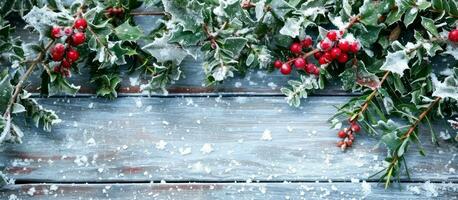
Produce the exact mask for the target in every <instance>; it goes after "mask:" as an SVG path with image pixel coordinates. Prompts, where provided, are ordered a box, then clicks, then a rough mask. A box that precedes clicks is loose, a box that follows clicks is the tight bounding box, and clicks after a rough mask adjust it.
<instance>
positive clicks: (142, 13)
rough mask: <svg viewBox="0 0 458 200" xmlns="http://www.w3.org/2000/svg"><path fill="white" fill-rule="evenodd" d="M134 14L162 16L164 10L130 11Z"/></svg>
mask: <svg viewBox="0 0 458 200" xmlns="http://www.w3.org/2000/svg"><path fill="white" fill-rule="evenodd" d="M129 14H130V15H134V16H164V15H165V12H155V11H144V12H130V13H129Z"/></svg>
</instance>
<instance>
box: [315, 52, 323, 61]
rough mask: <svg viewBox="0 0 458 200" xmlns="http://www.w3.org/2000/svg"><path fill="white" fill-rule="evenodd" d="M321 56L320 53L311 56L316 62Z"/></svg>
mask: <svg viewBox="0 0 458 200" xmlns="http://www.w3.org/2000/svg"><path fill="white" fill-rule="evenodd" d="M322 55H323V54H322V53H321V52H316V53H314V54H313V57H315V59H317V60H318V59H320V58H321V56H322Z"/></svg>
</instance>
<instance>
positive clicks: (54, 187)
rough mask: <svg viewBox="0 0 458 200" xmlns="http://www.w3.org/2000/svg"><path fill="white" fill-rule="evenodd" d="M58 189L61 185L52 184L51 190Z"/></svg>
mask: <svg viewBox="0 0 458 200" xmlns="http://www.w3.org/2000/svg"><path fill="white" fill-rule="evenodd" d="M57 189H59V186H57V185H56V184H52V185H51V186H50V187H49V190H51V191H57Z"/></svg>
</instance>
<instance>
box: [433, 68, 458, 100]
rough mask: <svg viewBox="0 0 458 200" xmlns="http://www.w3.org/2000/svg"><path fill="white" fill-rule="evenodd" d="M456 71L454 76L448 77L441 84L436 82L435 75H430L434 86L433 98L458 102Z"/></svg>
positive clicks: (457, 73) (457, 75) (457, 71)
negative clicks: (450, 99)
mask: <svg viewBox="0 0 458 200" xmlns="http://www.w3.org/2000/svg"><path fill="white" fill-rule="evenodd" d="M457 77H458V69H455V75H453V74H452V75H450V76H448V77H446V78H445V79H444V81H443V82H440V81H439V80H437V77H436V75H435V74H431V79H432V82H433V85H434V92H433V94H432V95H433V96H435V97H441V98H444V99H445V98H452V99H455V100H457V101H458V78H457Z"/></svg>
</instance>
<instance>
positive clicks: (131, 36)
mask: <svg viewBox="0 0 458 200" xmlns="http://www.w3.org/2000/svg"><path fill="white" fill-rule="evenodd" d="M114 31H115V34H116V36H118V37H119V39H121V40H126V41H133V42H135V41H137V40H138V39H140V38H142V37H143V31H142V30H141V29H140V28H139V27H138V26H132V25H130V24H129V21H128V20H126V21H125V22H124V23H123V24H121V25H120V26H118V27H116V28H115V29H114Z"/></svg>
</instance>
